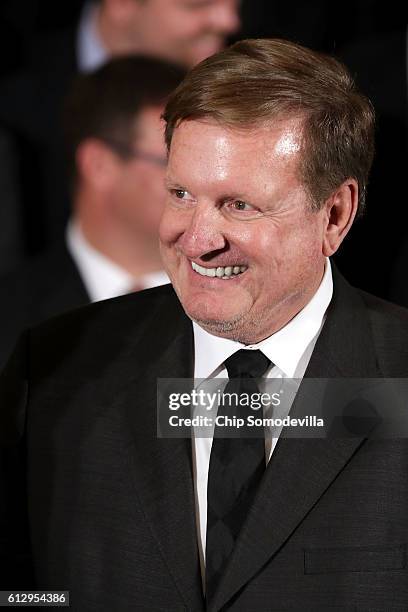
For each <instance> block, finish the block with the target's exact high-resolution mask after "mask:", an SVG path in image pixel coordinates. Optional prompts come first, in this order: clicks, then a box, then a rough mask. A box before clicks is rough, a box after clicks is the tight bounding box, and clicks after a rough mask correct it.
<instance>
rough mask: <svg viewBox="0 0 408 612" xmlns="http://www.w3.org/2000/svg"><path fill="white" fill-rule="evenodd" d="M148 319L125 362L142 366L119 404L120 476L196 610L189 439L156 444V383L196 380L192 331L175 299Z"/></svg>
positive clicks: (199, 592)
mask: <svg viewBox="0 0 408 612" xmlns="http://www.w3.org/2000/svg"><path fill="white" fill-rule="evenodd" d="M150 321H151V322H150V323H149V324H148V325H147V326H146V329H145V331H144V335H143V337H142V338H141V339H140V341H139V342H138V343H137V344H136V346H134V347H133V348H132V352H133V354H134V358H133V360H132V358H131V356H129V359H128V360H127V362H128V363H129V362H132V361H133V364H139V365H138V366H137V372H136V371H134V372H133V373H130V375H129V381H130V382H129V384H128V386H127V388H126V389H124V390H123V392H122V394H121V398H120V400H119V409H120V410H122V411H124V412H125V422H126V427H125V431H124V432H123V435H124V437H125V439H126V440H127V444H126V447H125V449H124V451H125V462H126V467H125V472H126V475H128V476H129V478H130V486H131V491H132V492H133V494H134V496H135V497H136V498H137V500H136V502H139V505H140V507H141V509H142V511H143V512H144V514H145V517H146V520H147V522H148V523H149V526H150V529H151V532H152V534H153V537H154V538H155V540H156V543H157V545H158V548H159V549H160V551H161V554H162V557H163V560H164V562H165V564H166V565H167V568H168V571H169V573H170V574H171V575H172V578H173V580H174V583H175V585H176V588H177V589H178V591H179V593H180V597H181V599H182V600H183V601H184V605H186V606H187V608H188V609H192V610H194V611H196V610H197V611H199V610H201V609H203V595H202V589H201V576H200V563H199V556H198V546H197V530H196V522H195V501H194V480H193V470H192V452H191V440H189V439H163V438H157V433H156V404H157V396H156V389H157V378H192V377H193V331H192V325H191V322H190V321H189V319H188V318H187V317H186V315H185V314H184V312H183V311H182V309H181V307H180V305H179V303H178V301H177V300H176V299H175V298H174V296H173V295H171V296H170V295H167V296H166V300H165V301H163V302H162V303H161V304H160V305H159V307H158V308H157V317H156V316H152V317H151V319H150ZM141 355H142V356H143V357H142V359H141ZM141 361H142V363H141Z"/></svg>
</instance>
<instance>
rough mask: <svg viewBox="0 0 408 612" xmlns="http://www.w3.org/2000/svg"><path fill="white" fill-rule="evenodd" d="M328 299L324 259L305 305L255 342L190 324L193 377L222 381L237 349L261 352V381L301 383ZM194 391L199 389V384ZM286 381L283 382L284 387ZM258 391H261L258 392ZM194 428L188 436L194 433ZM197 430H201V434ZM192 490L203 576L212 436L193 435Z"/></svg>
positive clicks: (269, 446)
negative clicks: (265, 359) (266, 362)
mask: <svg viewBox="0 0 408 612" xmlns="http://www.w3.org/2000/svg"><path fill="white" fill-rule="evenodd" d="M332 295H333V279H332V272H331V266H330V260H329V259H327V260H326V266H325V272H324V275H323V279H322V282H321V283H320V286H319V288H318V290H317V291H316V293H315V294H314V296H313V297H312V299H311V300H310V302H309V303H308V304H307V305H306V306H305V307H304V308H303V309H302V310H301V311H300V312H299V313H298V314H297V315H296V316H295V317H294V318H293V319H292V320H291V321H289V323H287V324H286V325H285V327H283V328H282V329H280V330H279V331H278V332H276V333H275V334H273V335H272V336H270V337H269V338H266V339H265V340H262V341H261V342H259V343H258V344H254V345H244V344H241V343H240V342H236V341H234V340H228V339H226V338H219V337H217V336H213V335H212V334H209V333H208V332H206V331H204V330H203V329H202V328H201V327H200V326H199V325H197V324H196V323H194V322H193V330H194V354H195V364H194V378H195V379H209V378H228V373H227V370H226V368H225V366H224V361H225V360H226V359H227V358H228V357H230V356H231V355H232V354H233V353H235V352H236V351H238V350H239V349H248V350H256V349H259V350H261V351H262V352H263V353H264V354H265V355H266V356H267V357H268V359H270V361H271V363H272V365H271V366H270V367H269V369H268V370H267V371H266V373H265V378H275V379H276V378H278V379H281V381H280V383H279V384H281V382H282V381H283V380H284V379H293V378H296V379H299V380H300V379H302V378H303V376H304V373H305V371H306V368H307V365H308V363H309V360H310V357H311V355H312V352H313V349H314V346H315V343H316V341H317V338H318V336H319V334H320V331H321V329H322V327H323V323H324V319H325V312H326V310H327V307H328V306H329V304H330V301H331V298H332ZM197 382H198V385H197V389H199V387H200V384H199V381H197ZM289 382H290V381H287V383H288V384H289ZM260 391H261V392H262V391H263V389H260ZM197 431H198V430H196V431H195V432H194V433H197ZM201 431H202V430H201ZM275 435H276V432H274V434H273V432H272V431H267V432H266V435H265V457H266V460H267V461H269V459H270V457H271V455H272V453H273V450H274V448H275V446H276V443H277V441H278V437H274V436H275ZM193 438H194V439H193V465H194V486H195V498H196V516H197V526H198V532H199V533H198V543H199V550H200V561H201V571H202V576H203V581H204V574H205V569H204V568H205V541H206V529H207V483H208V469H209V464H210V453H211V446H212V437H198V436H197V435H194V436H193Z"/></svg>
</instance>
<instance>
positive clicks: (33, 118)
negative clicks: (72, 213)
mask: <svg viewBox="0 0 408 612" xmlns="http://www.w3.org/2000/svg"><path fill="white" fill-rule="evenodd" d="M238 8H239V0H205V1H203V0H99V1H98V2H88V3H86V4H85V6H84V9H83V11H82V14H81V17H80V20H79V24H78V26H77V27H76V28H70V29H67V30H64V31H62V32H58V33H57V34H54V35H53V36H51V37H47V38H46V39H44V40H42V41H41V43H38V44H37V45H36V49H35V53H33V55H32V61H31V67H30V68H29V69H27V70H26V71H25V72H24V73H23V74H19V75H17V76H13V77H11V78H8V79H7V80H6V81H3V83H2V84H1V86H0V94H1V95H0V126H1V124H3V126H4V127H6V128H7V129H9V130H10V131H11V132H12V134H13V135H14V138H15V139H16V142H17V145H18V158H19V165H20V182H21V185H22V190H21V206H22V214H21V219H22V233H23V235H24V238H23V242H24V245H25V253H26V254H27V255H33V254H36V253H38V252H41V251H43V250H45V249H46V248H47V247H49V245H50V244H52V243H53V242H55V241H56V240H57V239H58V238H59V236H60V235H61V233H62V231H63V229H64V227H65V223H66V220H67V217H68V214H69V206H70V204H69V195H68V189H67V183H66V176H65V173H64V164H63V158H62V154H61V151H62V133H61V125H60V114H61V103H62V100H63V98H64V95H65V93H66V91H67V89H68V87H69V83H70V82H71V80H72V78H73V76H74V75H75V74H76V73H77V72H78V71H80V72H84V71H91V70H94V69H96V68H98V67H99V66H100V65H101V64H103V63H104V62H105V61H107V60H108V59H109V58H111V57H117V56H120V55H124V54H129V53H137V54H144V55H149V56H150V55H151V56H155V57H160V58H162V59H165V60H168V61H172V62H177V63H179V64H180V65H183V66H184V67H191V66H193V65H194V64H195V63H197V62H199V61H200V60H202V59H203V58H205V57H206V56H208V55H211V54H212V53H215V52H216V51H218V50H219V49H220V48H221V47H223V46H224V44H225V41H226V37H227V36H228V35H230V34H233V33H234V32H236V31H237V30H238V28H239V25H240V21H239V17H238ZM33 185H35V189H34V190H33Z"/></svg>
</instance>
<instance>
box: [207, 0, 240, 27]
mask: <svg viewBox="0 0 408 612" xmlns="http://www.w3.org/2000/svg"><path fill="white" fill-rule="evenodd" d="M238 6H239V2H238V0H234V1H230V0H226V1H224V2H219V3H216V4H215V5H214V7H213V8H212V11H211V25H212V27H213V29H214V30H216V31H218V32H222V33H223V34H226V35H227V34H234V32H237V31H238V30H239V28H240V26H241V21H240V18H239V12H238Z"/></svg>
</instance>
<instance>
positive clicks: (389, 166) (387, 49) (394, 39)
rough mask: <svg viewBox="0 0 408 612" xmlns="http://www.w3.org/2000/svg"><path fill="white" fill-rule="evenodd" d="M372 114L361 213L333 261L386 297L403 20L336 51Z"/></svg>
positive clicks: (402, 169) (401, 161)
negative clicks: (372, 142) (372, 150)
mask: <svg viewBox="0 0 408 612" xmlns="http://www.w3.org/2000/svg"><path fill="white" fill-rule="evenodd" d="M340 56H341V58H342V59H343V60H344V61H345V63H346V64H347V66H348V67H349V69H350V70H351V73H352V74H353V75H354V76H355V78H356V81H357V83H358V84H359V86H360V87H361V89H362V91H363V92H364V93H365V94H366V95H368V97H369V98H370V99H371V101H372V102H373V105H374V108H375V111H376V114H377V131H376V155H375V157H374V163H373V167H372V170H371V174H370V180H369V185H368V193H367V212H366V215H365V217H364V218H363V219H361V220H360V221H359V222H357V223H355V224H354V226H353V228H352V230H351V232H350V233H349V235H348V236H347V237H346V239H345V241H344V243H343V245H342V248H341V250H340V253H339V255H338V256H336V261H337V263H338V266H339V268H340V270H341V271H342V272H343V274H344V275H345V276H346V278H347V279H348V280H349V282H351V283H352V284H355V285H357V286H359V287H363V288H364V289H365V290H366V291H371V292H373V293H375V294H376V295H380V296H381V297H386V298H387V299H392V298H393V293H392V290H391V288H390V280H391V269H392V267H393V266H394V265H395V262H396V259H397V257H398V252H399V250H400V248H401V244H402V242H403V240H404V239H405V238H406V237H407V238H408V234H407V230H406V228H407V224H408V207H407V205H406V200H407V198H406V194H405V182H406V179H405V177H406V173H407V167H408V81H407V75H408V66H407V28H406V22H405V23H404V24H403V27H402V28H401V29H400V30H398V31H393V32H389V33H386V34H379V35H376V36H373V37H371V38H369V39H363V40H359V41H356V42H354V43H353V44H350V45H348V46H347V47H345V48H344V49H343V50H342V51H341V52H340Z"/></svg>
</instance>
